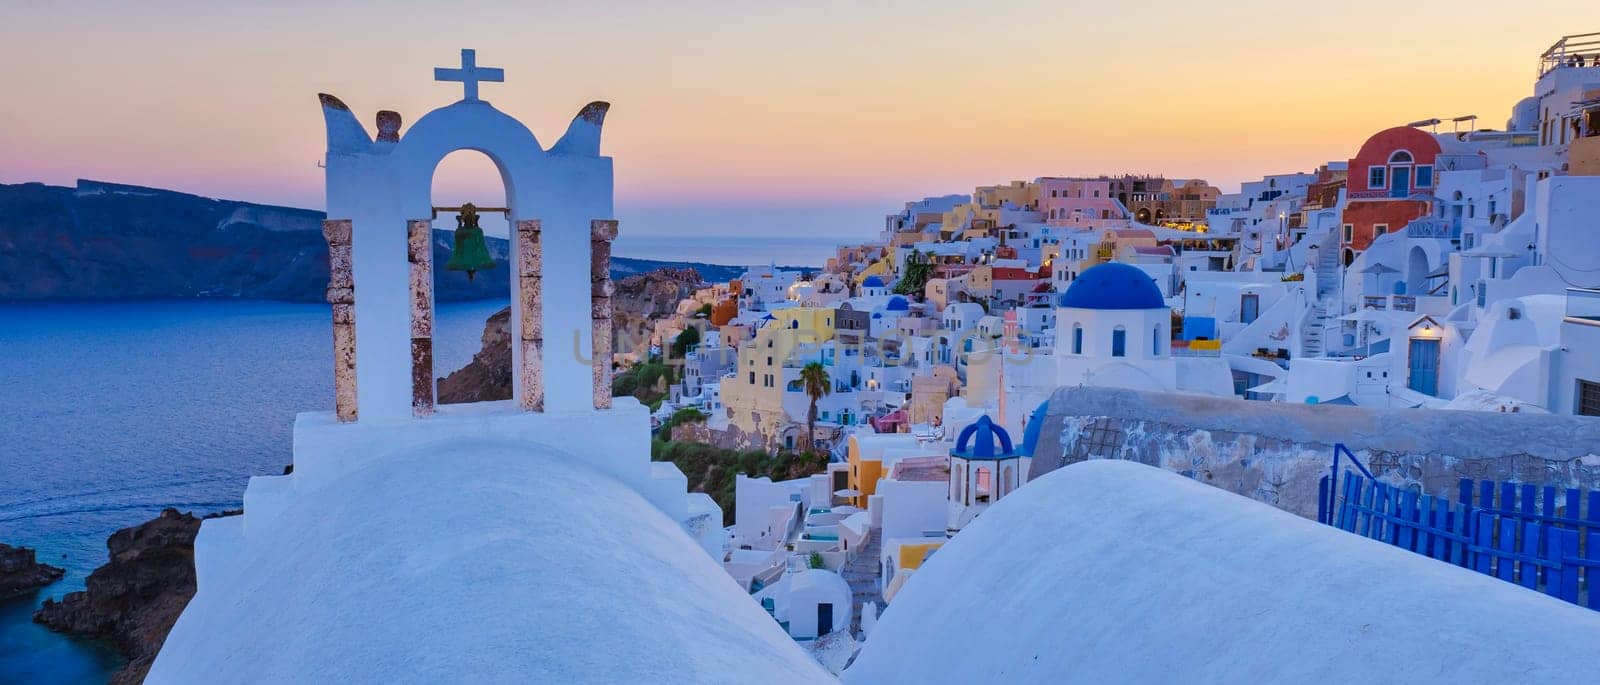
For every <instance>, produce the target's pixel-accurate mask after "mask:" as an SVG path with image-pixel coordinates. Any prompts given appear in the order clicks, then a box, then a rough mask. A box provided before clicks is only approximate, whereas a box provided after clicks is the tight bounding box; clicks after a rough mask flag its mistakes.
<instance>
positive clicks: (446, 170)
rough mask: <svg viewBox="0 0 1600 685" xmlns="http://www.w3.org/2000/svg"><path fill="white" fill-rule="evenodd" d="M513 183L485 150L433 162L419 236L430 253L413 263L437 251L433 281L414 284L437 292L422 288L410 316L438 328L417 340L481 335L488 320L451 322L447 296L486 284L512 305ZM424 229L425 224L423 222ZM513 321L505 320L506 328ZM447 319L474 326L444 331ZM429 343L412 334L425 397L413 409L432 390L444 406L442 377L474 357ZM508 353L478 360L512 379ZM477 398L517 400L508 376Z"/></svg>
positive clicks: (419, 394)
mask: <svg viewBox="0 0 1600 685" xmlns="http://www.w3.org/2000/svg"><path fill="white" fill-rule="evenodd" d="M507 184H508V179H507V178H506V173H505V171H504V168H503V167H502V166H501V165H500V164H499V163H498V162H496V161H495V159H494V158H493V157H491V156H490V155H489V154H488V153H485V152H482V151H479V150H473V149H461V150H456V151H454V152H451V153H449V154H446V155H445V156H444V158H443V159H441V160H440V161H439V164H438V165H437V166H435V167H434V171H433V179H432V185H431V188H430V192H429V196H430V204H431V208H432V210H431V212H430V216H429V217H428V218H429V219H430V227H429V230H428V231H427V233H428V235H426V236H417V237H416V239H417V241H418V245H417V248H418V249H420V248H421V242H422V241H424V240H425V241H426V242H427V243H428V249H426V253H427V254H425V255H418V254H409V255H408V260H409V261H410V262H411V263H412V265H413V268H416V265H417V264H418V263H419V257H421V258H430V257H431V260H432V261H431V265H430V266H431V268H430V269H428V271H431V283H422V282H414V283H413V287H414V288H418V287H421V286H426V287H431V289H432V291H431V294H427V295H421V294H419V295H418V296H417V297H416V298H415V299H416V300H417V301H416V302H414V303H413V307H414V308H416V309H417V310H418V311H414V312H413V315H412V316H413V322H417V321H430V322H431V324H432V330H431V331H414V332H413V336H414V338H415V336H416V334H417V333H418V332H421V333H431V334H432V335H433V337H435V338H440V339H467V340H477V339H478V338H479V335H478V334H479V332H480V331H481V330H482V327H483V325H484V324H483V322H482V321H466V322H460V323H447V320H449V319H453V318H455V317H445V316H442V315H441V306H440V305H439V302H440V301H442V300H446V299H461V298H460V297H459V296H461V295H466V294H470V293H476V292H481V291H482V290H483V289H484V288H488V289H489V291H491V292H498V293H504V295H503V296H500V297H495V298H494V301H495V302H497V303H498V304H500V305H502V306H504V305H506V304H509V303H510V301H511V299H510V294H511V293H513V292H515V290H516V288H515V286H516V283H515V278H514V274H513V273H512V272H513V268H512V260H511V249H510V245H511V239H510V238H511V235H510V232H511V227H510V223H509V222H508V220H507V217H508V216H509V208H510V206H511V203H512V200H513V197H512V195H511V193H510V191H509V189H508V186H507ZM469 207H470V209H468V208H469ZM418 230H423V229H422V228H421V227H419V228H418ZM480 236H481V238H482V240H481V241H480V240H479V237H480ZM413 252H415V250H413ZM474 267H477V268H474ZM417 280H428V275H427V274H426V273H419V274H417V278H416V279H414V281H417ZM486 281H487V282H486ZM500 284H504V285H503V286H501V285H500ZM430 299H431V301H432V303H431V304H432V312H431V316H429V312H428V311H427V307H428V305H429V302H428V301H427V300H430ZM446 306H448V305H446ZM474 309H475V308H474ZM497 311H498V310H497ZM509 324H510V322H509V321H507V328H508V329H509ZM447 325H455V326H461V327H467V326H470V327H472V330H470V331H464V330H452V331H446V330H445V326H447ZM414 327H416V326H415V324H414ZM447 336H448V338H447ZM419 343H420V344H419ZM431 346H432V341H431V340H415V339H414V340H413V347H414V350H415V351H414V353H413V359H412V374H413V386H414V387H413V394H414V395H415V396H416V398H420V399H422V400H424V402H423V403H422V404H420V405H419V404H417V403H416V402H414V403H413V404H414V407H418V408H420V407H423V406H426V398H428V397H429V396H430V395H429V393H432V395H431V396H432V397H433V398H434V399H435V401H436V402H437V403H438V404H446V403H447V402H446V399H447V398H446V396H445V395H443V394H441V393H440V384H439V382H440V381H442V380H443V379H444V378H445V377H447V376H449V375H450V374H451V373H454V372H455V371H457V370H458V369H459V368H460V367H461V366H463V365H465V364H466V363H468V362H470V361H471V359H472V358H471V357H470V356H469V357H466V358H461V357H460V356H456V357H454V358H451V359H446V358H445V357H444V356H443V355H442V354H441V352H442V350H437V349H435V350H433V352H434V354H432V355H431V359H430V358H429V355H427V354H425V353H424V352H425V350H426V348H428V347H431ZM507 352H508V354H506V355H505V356H504V357H503V358H501V357H499V356H498V355H490V356H486V357H485V358H484V359H481V360H479V361H480V364H493V365H494V368H490V369H489V372H490V377H491V378H495V379H505V380H506V381H509V379H510V378H511V375H512V374H513V373H514V371H515V369H514V366H513V363H512V359H511V355H510V354H509V350H507ZM419 353H420V354H419ZM458 394H459V393H458ZM474 398H475V399H474V401H492V400H508V399H511V398H512V389H511V388H510V383H509V382H506V383H505V384H504V386H501V385H500V384H498V383H496V384H494V385H492V386H490V387H488V388H486V389H485V390H484V391H483V392H481V393H476V394H474ZM425 411H426V410H422V411H419V413H424V412H425Z"/></svg>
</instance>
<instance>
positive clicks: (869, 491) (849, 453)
mask: <svg viewBox="0 0 1600 685" xmlns="http://www.w3.org/2000/svg"><path fill="white" fill-rule="evenodd" d="M866 439H867V440H868V441H871V438H870V437H868V438H866ZM861 441H862V438H861V437H860V436H856V435H851V436H850V442H849V443H847V445H846V450H845V454H846V457H847V459H846V461H847V463H848V464H849V465H850V471H849V473H850V475H849V479H850V489H851V490H854V491H856V492H857V493H858V494H856V495H855V496H853V497H849V498H847V499H849V500H850V504H851V505H852V506H857V507H861V508H862V509H866V508H867V498H868V497H871V496H872V495H874V494H877V492H878V481H879V480H881V479H882V478H883V450H882V449H878V450H876V451H875V454H873V456H872V457H871V458H868V457H866V456H864V455H863V453H862V450H861ZM869 451H873V450H870V449H869Z"/></svg>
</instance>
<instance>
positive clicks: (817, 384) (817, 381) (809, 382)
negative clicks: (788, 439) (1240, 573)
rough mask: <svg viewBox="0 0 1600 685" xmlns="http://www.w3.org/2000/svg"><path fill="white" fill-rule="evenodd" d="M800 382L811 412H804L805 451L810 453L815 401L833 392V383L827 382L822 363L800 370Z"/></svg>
mask: <svg viewBox="0 0 1600 685" xmlns="http://www.w3.org/2000/svg"><path fill="white" fill-rule="evenodd" d="M800 381H801V382H802V383H804V384H805V391H806V396H808V397H810V398H811V410H810V411H808V412H806V440H805V444H806V451H807V452H810V451H812V442H813V441H815V440H816V434H817V400H820V399H822V398H824V397H827V396H828V393H830V392H833V383H832V382H830V381H829V380H828V369H827V367H825V366H823V365H822V362H810V363H808V364H806V365H805V368H802V369H800Z"/></svg>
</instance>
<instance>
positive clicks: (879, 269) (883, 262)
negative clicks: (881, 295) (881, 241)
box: [855, 255, 895, 285]
mask: <svg viewBox="0 0 1600 685" xmlns="http://www.w3.org/2000/svg"><path fill="white" fill-rule="evenodd" d="M894 269H895V265H894V257H892V256H890V255H884V256H883V257H882V258H880V259H878V261H875V262H873V263H871V264H869V265H867V268H865V269H862V270H861V273H858V274H856V275H855V279H856V285H861V282H862V281H865V280H867V277H868V276H877V277H878V278H881V279H883V281H884V282H885V283H889V282H892V281H894Z"/></svg>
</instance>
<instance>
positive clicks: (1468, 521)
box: [1318, 449, 1600, 610]
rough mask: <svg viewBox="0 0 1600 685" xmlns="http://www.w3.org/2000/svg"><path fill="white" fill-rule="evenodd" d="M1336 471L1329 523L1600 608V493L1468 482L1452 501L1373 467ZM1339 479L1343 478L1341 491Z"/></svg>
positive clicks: (1326, 511) (1326, 481) (1327, 482)
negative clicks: (1383, 477) (1388, 479)
mask: <svg viewBox="0 0 1600 685" xmlns="http://www.w3.org/2000/svg"><path fill="white" fill-rule="evenodd" d="M1337 454H1338V450H1337V449H1336V450H1335V455H1336V456H1335V459H1336V460H1337V458H1338V457H1337ZM1352 461H1354V459H1353V457H1352ZM1357 463H1358V464H1359V462H1357ZM1363 471H1364V469H1363ZM1338 476H1339V474H1337V473H1336V474H1335V475H1333V476H1327V477H1324V478H1323V482H1322V484H1321V488H1322V491H1323V493H1325V494H1327V495H1328V497H1327V505H1326V507H1320V506H1319V511H1318V513H1319V518H1321V519H1322V520H1323V522H1324V523H1328V524H1329V525H1333V526H1335V527H1337V528H1339V529H1340V530H1343V531H1346V532H1349V533H1355V534H1356V535H1361V536H1363V537H1367V538H1371V539H1374V540H1378V541H1381V542H1384V543H1387V544H1391V545H1394V546H1396V547H1400V548H1401V549H1405V550H1408V551H1412V552H1416V553H1418V554H1423V555H1426V556H1428V557H1430V558H1433V559H1437V560H1439V561H1443V562H1446V563H1449V564H1454V565H1456V566H1460V567H1463V568H1469V569H1473V570H1475V571H1477V572H1479V573H1483V574H1485V575H1491V576H1494V577H1496V578H1499V579H1501V580H1505V581H1507V582H1513V583H1517V584H1518V585H1521V586H1523V587H1526V588H1528V589H1530V590H1535V591H1538V592H1542V593H1544V594H1547V595H1550V596H1552V597H1556V598H1558V599H1561V600H1564V601H1567V602H1572V603H1574V604H1579V605H1581V606H1586V607H1588V608H1590V609H1596V610H1600V492H1588V493H1584V492H1581V491H1579V490H1576V489H1571V488H1568V489H1565V490H1564V491H1560V492H1558V491H1557V490H1556V488H1553V487H1548V486H1546V487H1544V488H1538V487H1536V486H1533V485H1526V484H1522V485H1519V484H1516V483H1494V482H1489V481H1485V482H1482V483H1477V484H1476V485H1475V484H1474V482H1473V481H1471V480H1462V481H1461V484H1460V492H1459V499H1458V501H1456V502H1451V501H1450V499H1449V498H1447V497H1436V496H1433V495H1424V494H1421V493H1418V492H1416V491H1412V490H1400V489H1398V488H1395V487H1394V486H1392V485H1388V484H1386V483H1382V482H1378V481H1377V480H1374V479H1372V477H1371V474H1370V473H1367V474H1366V475H1365V476H1362V475H1358V474H1356V473H1353V472H1345V473H1343V474H1342V478H1339V477H1338ZM1335 480H1338V481H1342V484H1343V485H1342V488H1339V489H1338V491H1337V494H1336V492H1335V489H1334V487H1333V484H1332V481H1335ZM1475 490H1476V491H1477V493H1478V495H1479V496H1478V498H1477V499H1476V502H1475V501H1474V497H1473V494H1474V491H1475ZM1496 492H1498V493H1499V498H1498V499H1497V498H1496V497H1495V494H1496ZM1341 495H1342V496H1341ZM1518 495H1520V497H1519V496H1518ZM1558 495H1561V497H1558ZM1585 500H1587V504H1588V506H1587V507H1586V508H1583V510H1581V511H1580V505H1582V504H1584V503H1585Z"/></svg>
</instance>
